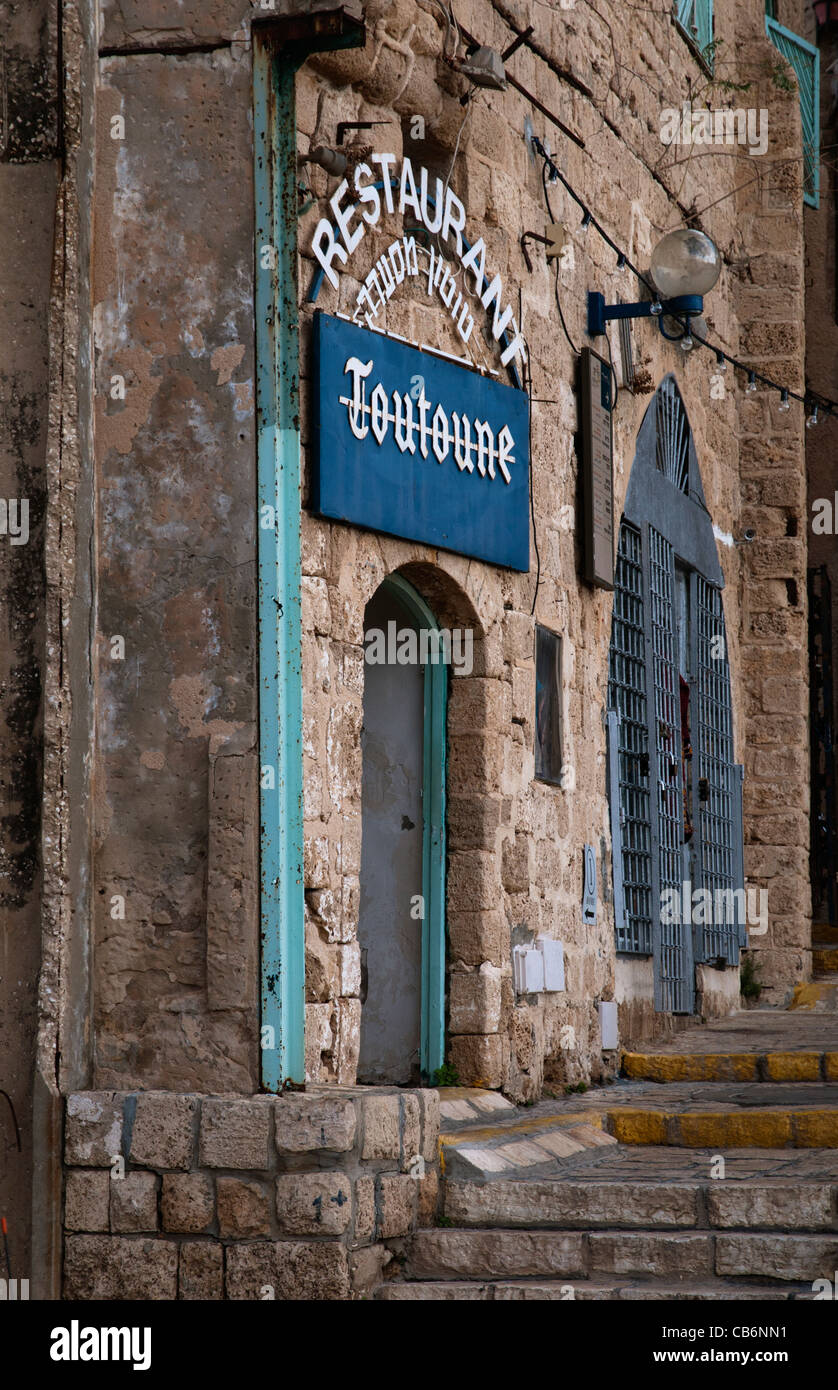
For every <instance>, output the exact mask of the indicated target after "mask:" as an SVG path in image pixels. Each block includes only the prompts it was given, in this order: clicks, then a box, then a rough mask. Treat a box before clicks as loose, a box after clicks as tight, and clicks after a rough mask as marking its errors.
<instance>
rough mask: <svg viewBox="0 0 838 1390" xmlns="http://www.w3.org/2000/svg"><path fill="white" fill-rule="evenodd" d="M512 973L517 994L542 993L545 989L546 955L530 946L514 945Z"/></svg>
mask: <svg viewBox="0 0 838 1390" xmlns="http://www.w3.org/2000/svg"><path fill="white" fill-rule="evenodd" d="M512 975H513V979H514V982H515V993H516V994H540V993H541V991H542V990H543V989H544V957H543V955H542V954H541V952H540V951H534V950H533V949H532V947H530V946H513V948H512Z"/></svg>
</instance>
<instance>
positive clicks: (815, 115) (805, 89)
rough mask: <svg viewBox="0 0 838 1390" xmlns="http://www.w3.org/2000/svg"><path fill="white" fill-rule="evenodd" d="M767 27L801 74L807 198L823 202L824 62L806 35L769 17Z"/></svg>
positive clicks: (799, 88) (799, 89) (810, 201)
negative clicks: (799, 33)
mask: <svg viewBox="0 0 838 1390" xmlns="http://www.w3.org/2000/svg"><path fill="white" fill-rule="evenodd" d="M765 31H766V33H767V34H768V37H769V38H770V40H771V42H772V43H773V45H774V47H775V48H776V49H777V51H778V52H779V53H782V55H783V57H784V58H785V59H786V60H787V61H788V62H789V63H791V65H792V67H793V68H794V73H795V76H796V78H797V92H798V96H799V98H800V121H801V125H802V126H803V201H804V202H806V203H808V204H809V206H810V207H813V208H816V207H817V206H818V204H819V201H820V199H819V193H820V149H821V132H820V101H821V92H820V78H821V72H820V62H819V58H818V50H817V49H816V48H815V47H814V46H813V45H812V44H811V43H807V42H806V40H805V39H801V38H800V37H799V36H798V35H797V34H793V33H792V32H791V30H790V29H784V28H783V26H782V24H778V23H777V21H776V20H775V19H771V18H770V17H769V16H768V15H766V17H765Z"/></svg>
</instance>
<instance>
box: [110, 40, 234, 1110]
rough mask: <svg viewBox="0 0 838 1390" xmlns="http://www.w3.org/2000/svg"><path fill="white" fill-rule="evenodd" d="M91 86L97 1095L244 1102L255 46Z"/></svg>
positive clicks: (129, 71) (149, 62) (155, 66)
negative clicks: (204, 1094)
mask: <svg viewBox="0 0 838 1390" xmlns="http://www.w3.org/2000/svg"><path fill="white" fill-rule="evenodd" d="M100 73H101V85H100V88H99V91H98V100H97V112H98V123H97V142H96V148H97V165H96V193H95V206H94V265H93V296H92V297H93V305H94V309H93V313H94V325H95V333H96V336H95V349H96V357H95V392H96V395H95V403H96V422H95V444H96V475H97V547H98V613H97V619H98V650H97V653H96V660H97V662H98V674H97V692H98V693H97V746H96V760H95V786H96V796H95V812H94V850H93V854H94V864H93V879H94V892H93V900H94V903H95V905H96V907H95V926H94V943H93V956H94V962H95V967H94V968H95V972H96V982H95V988H94V991H93V997H94V1031H95V1038H96V1045H95V1059H96V1060H95V1073H94V1083H95V1084H96V1085H99V1086H114V1087H120V1086H122V1087H124V1086H166V1087H170V1088H172V1089H176V1090H201V1089H206V1088H207V1087H209V1086H213V1087H219V1086H220V1087H221V1088H222V1089H230V1090H240V1091H244V1092H250V1091H252V1090H253V1089H254V1087H255V1086H256V1085H258V1079H259V1070H258V1013H257V972H258V926H257V923H258V903H257V897H258V872H257V848H258V770H257V761H258V759H257V754H256V724H255V719H256V688H255V670H254V662H255V644H256V577H255V517H254V502H253V498H254V495H255V444H254V433H253V304H252V264H253V249H252V242H253V210H252V172H251V167H252V155H251V141H252V135H251V123H250V101H251V75H250V61H249V51H244V50H242V49H241V48H240V47H233V48H231V49H229V50H226V51H225V50H219V51H218V52H216V53H212V54H185V55H182V56H179V57H171V56H157V55H145V56H142V57H116V58H109V59H107V60H105V61H103V62H102V64H101V65H100ZM114 137H116V138H114ZM119 639H122V644H121V646H120V644H119Z"/></svg>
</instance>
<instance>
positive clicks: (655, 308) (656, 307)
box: [649, 299, 663, 318]
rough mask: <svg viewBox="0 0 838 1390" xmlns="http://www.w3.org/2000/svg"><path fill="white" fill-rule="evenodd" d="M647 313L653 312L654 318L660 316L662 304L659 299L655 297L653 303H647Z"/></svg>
mask: <svg viewBox="0 0 838 1390" xmlns="http://www.w3.org/2000/svg"><path fill="white" fill-rule="evenodd" d="M649 313H650V314H654V316H655V318H660V316H661V314H662V313H663V305H662V304H661V302H660V300H659V299H656V300H655V302H654V304H650V305H649Z"/></svg>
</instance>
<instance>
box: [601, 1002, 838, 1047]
mask: <svg viewBox="0 0 838 1390" xmlns="http://www.w3.org/2000/svg"><path fill="white" fill-rule="evenodd" d="M630 1050H631V1049H630V1048H628V1047H627V1048H626V1051H630ZM636 1050H637V1051H638V1052H649V1053H673V1052H674V1053H684V1052H686V1053H692V1054H695V1053H705V1052H831V1051H835V1050H838V1014H832V1013H814V1012H811V1011H809V1010H808V1009H806V1008H805V1007H800V1008H795V1009H789V1010H779V1009H749V1010H747V1011H746V1012H744V1013H738V1014H732V1015H731V1016H730V1017H728V1018H720V1019H716V1020H715V1021H714V1022H712V1023H703V1024H699V1025H696V1026H695V1027H691V1028H686V1029H685V1030H684V1032H683V1033H677V1034H676V1035H675V1036H674V1037H671V1038H666V1039H665V1040H661V1041H660V1042H647V1043H643V1044H638V1046H637V1049H636Z"/></svg>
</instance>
